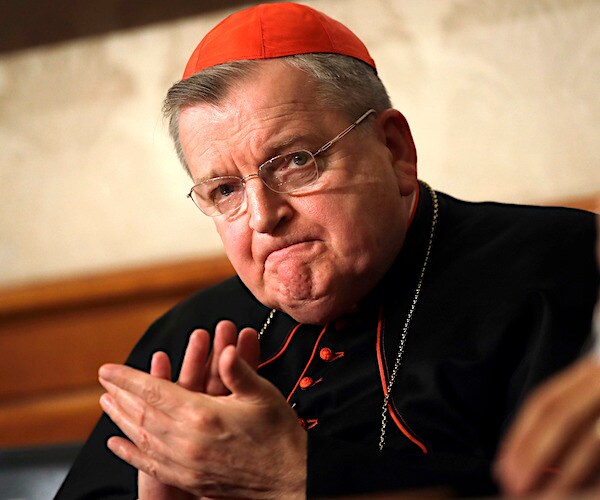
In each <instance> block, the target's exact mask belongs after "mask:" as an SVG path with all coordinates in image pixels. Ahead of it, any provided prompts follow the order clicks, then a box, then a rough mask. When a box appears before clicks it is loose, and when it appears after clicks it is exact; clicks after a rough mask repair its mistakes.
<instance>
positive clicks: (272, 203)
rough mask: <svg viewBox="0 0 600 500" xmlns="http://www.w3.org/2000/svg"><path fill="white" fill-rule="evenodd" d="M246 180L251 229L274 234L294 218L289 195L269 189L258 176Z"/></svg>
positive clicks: (254, 175) (248, 177)
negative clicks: (283, 223) (279, 227)
mask: <svg viewBox="0 0 600 500" xmlns="http://www.w3.org/2000/svg"><path fill="white" fill-rule="evenodd" d="M244 180H245V181H246V182H245V187H246V203H247V205H248V207H247V211H248V218H249V220H248V225H249V226H250V229H252V230H253V231H256V232H257V233H273V232H274V231H275V229H276V228H277V227H278V226H279V225H280V224H281V223H282V222H284V221H286V220H288V219H289V218H290V217H291V216H292V211H293V210H292V207H291V206H290V204H289V202H288V199H287V195H284V194H279V193H276V192H275V191H272V190H271V189H269V188H268V187H267V186H265V184H264V183H263V182H262V180H261V179H260V178H259V177H258V175H257V174H253V175H251V176H247V177H246V178H245V179H244ZM248 180H251V182H248Z"/></svg>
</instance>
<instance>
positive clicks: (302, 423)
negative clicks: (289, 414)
mask: <svg viewBox="0 0 600 500" xmlns="http://www.w3.org/2000/svg"><path fill="white" fill-rule="evenodd" d="M298 423H299V424H300V427H302V428H303V429H306V420H304V419H303V418H299V419H298Z"/></svg>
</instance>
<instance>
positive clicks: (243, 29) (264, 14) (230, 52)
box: [183, 2, 376, 79]
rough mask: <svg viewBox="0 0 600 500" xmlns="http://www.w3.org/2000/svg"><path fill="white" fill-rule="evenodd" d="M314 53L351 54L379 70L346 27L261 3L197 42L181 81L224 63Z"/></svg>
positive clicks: (292, 7)
mask: <svg viewBox="0 0 600 500" xmlns="http://www.w3.org/2000/svg"><path fill="white" fill-rule="evenodd" d="M314 52H329V53H334V54H342V55H345V56H351V57H354V58H356V59H360V60H361V61H363V62H365V63H367V64H368V65H369V66H371V67H372V68H373V69H375V70H376V68H375V62H374V61H373V59H372V58H371V56H370V55H369V52H368V51H367V48H366V47H365V45H364V44H363V43H362V42H361V41H360V40H359V39H358V37H357V36H356V35H355V34H354V33H352V32H351V31H350V30H349V29H348V28H346V27H345V26H344V25H343V24H341V23H339V22H338V21H336V20H334V19H331V18H330V17H328V16H326V15H325V14H323V13H321V12H319V11H317V10H315V9H312V8H310V7H307V6H306V5H299V4H295V3H289V2H284V3H271V4H261V5H257V6H255V7H250V8H249V9H244V10H240V11H238V12H235V13H234V14H231V15H230V16H229V17H226V18H225V19H223V21H221V22H220V23H219V24H217V25H216V26H215V27H214V28H213V29H212V30H211V31H209V32H208V33H207V35H206V36H205V37H204V38H203V39H202V41H201V42H200V43H199V44H198V46H197V47H196V50H194V53H193V54H192V56H191V57H190V60H189V61H188V63H187V65H186V67H185V71H184V73H183V79H186V78H189V77H190V76H192V75H193V74H195V73H198V72H199V71H202V70H203V69H205V68H209V67H211V66H216V65H217V64H222V63H226V62H231V61H241V60H246V59H272V58H275V57H284V56H291V55H295V54H309V53H314Z"/></svg>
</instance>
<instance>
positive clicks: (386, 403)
mask: <svg viewBox="0 0 600 500" xmlns="http://www.w3.org/2000/svg"><path fill="white" fill-rule="evenodd" d="M421 182H422V181H421ZM422 184H423V185H424V186H425V187H426V188H427V189H428V190H429V193H430V194H431V200H432V202H433V216H432V218H431V231H430V233H429V242H428V243H427V252H426V253H425V259H424V260H423V267H422V268H421V274H420V275H419V281H418V282H417V286H416V288H415V294H414V296H413V299H412V302H411V304H410V309H409V310H408V315H407V316H406V321H405V322H404V326H403V327H402V335H401V336H400V345H399V346H398V354H397V355H396V361H395V363H394V368H393V370H392V374H391V376H390V380H389V382H388V384H387V387H386V392H385V396H384V398H383V407H382V411H381V432H380V435H379V451H382V450H383V446H384V445H385V431H386V426H387V414H388V406H389V402H390V394H391V392H392V387H393V386H394V382H395V381H396V377H397V376H398V370H399V369H400V364H401V363H402V356H403V354H404V345H405V344H406V336H407V334H408V328H409V326H410V322H411V320H412V317H413V314H414V312H415V308H416V307H417V302H418V301H419V296H420V295H421V288H422V286H423V278H424V277H425V270H426V269H427V264H428V262H429V256H430V255H431V248H432V246H433V237H434V234H435V228H436V226H437V221H438V214H439V202H438V198H437V194H436V193H435V191H434V190H433V189H431V187H430V186H429V184H427V183H425V182H422ZM276 312H277V311H276V309H271V311H270V312H269V315H268V316H267V319H266V320H265V322H264V323H263V326H262V328H261V329H260V332H258V340H260V339H261V337H262V336H263V334H264V333H265V331H266V330H267V328H268V327H269V325H270V324H271V320H272V319H273V316H275V313H276Z"/></svg>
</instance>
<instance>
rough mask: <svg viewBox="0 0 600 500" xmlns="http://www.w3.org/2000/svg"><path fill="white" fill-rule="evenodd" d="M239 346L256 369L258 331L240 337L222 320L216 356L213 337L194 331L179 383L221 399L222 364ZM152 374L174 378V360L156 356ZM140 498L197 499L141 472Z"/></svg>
mask: <svg viewBox="0 0 600 500" xmlns="http://www.w3.org/2000/svg"><path fill="white" fill-rule="evenodd" d="M228 345H235V346H236V351H237V352H238V353H239V355H240V356H241V357H242V359H244V361H246V363H248V364H249V365H250V366H251V367H253V368H254V369H256V367H257V366H258V360H259V349H260V347H259V344H258V336H257V334H256V330H254V329H252V328H244V329H243V330H242V331H241V332H240V334H239V335H238V333H237V328H236V326H235V325H234V324H233V323H232V322H231V321H221V322H219V324H218V325H217V327H216V329H215V338H214V340H213V349H212V353H211V354H210V356H209V352H210V337H209V334H208V332H207V331H206V330H201V329H198V330H194V331H193V332H192V334H191V335H190V338H189V341H188V345H187V348H186V351H185V355H184V358H183V363H182V366H181V371H180V373H179V379H178V380H177V384H178V385H180V386H182V387H183V388H185V389H188V390H191V391H196V392H204V393H206V394H209V395H213V396H218V395H226V394H228V393H229V391H228V390H227V388H226V387H225V385H224V384H223V381H222V380H221V378H220V377H219V372H218V361H219V357H220V355H221V353H222V351H223V349H224V348H225V347H227V346H228ZM150 374H151V375H154V376H155V377H158V378H162V379H165V380H170V379H171V361H170V360H169V357H168V356H167V354H166V353H164V352H156V353H154V355H153V356H152V361H151V366H150ZM138 498H139V499H140V500H192V499H195V498H196V497H195V496H194V495H192V494H191V493H187V492H185V491H183V490H180V489H179V488H176V487H175V486H170V485H167V484H164V483H161V482H160V481H159V480H158V479H156V478H154V477H152V476H150V475H148V474H146V473H144V472H141V471H140V472H138Z"/></svg>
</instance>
